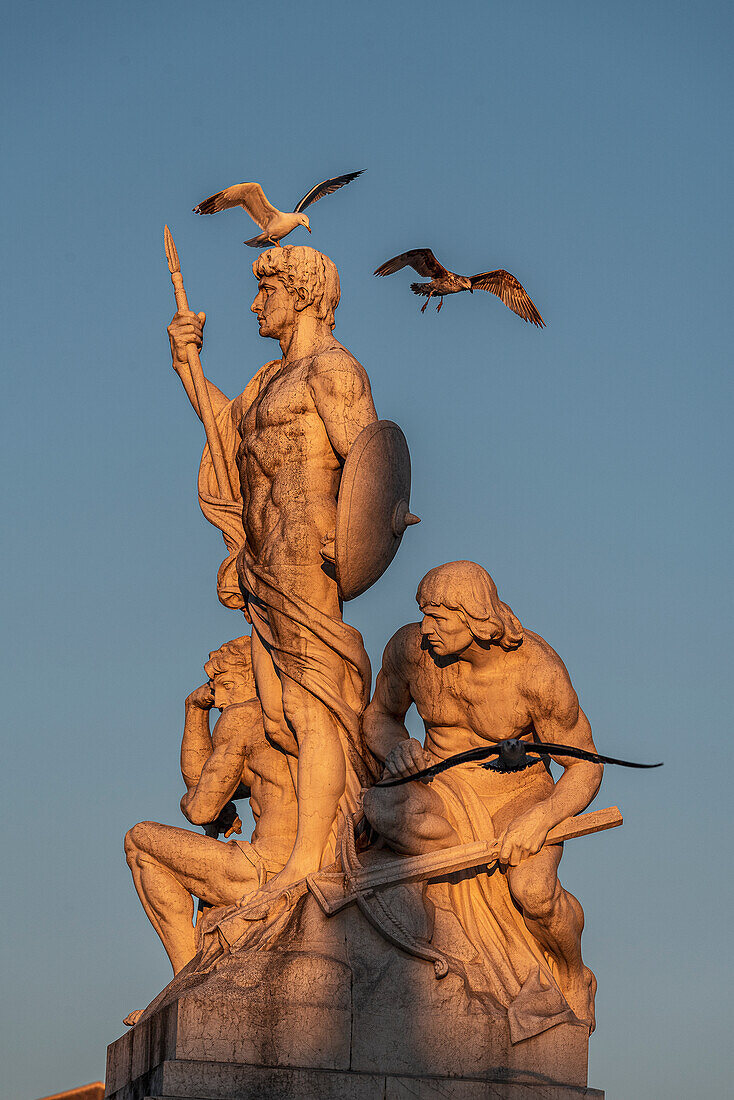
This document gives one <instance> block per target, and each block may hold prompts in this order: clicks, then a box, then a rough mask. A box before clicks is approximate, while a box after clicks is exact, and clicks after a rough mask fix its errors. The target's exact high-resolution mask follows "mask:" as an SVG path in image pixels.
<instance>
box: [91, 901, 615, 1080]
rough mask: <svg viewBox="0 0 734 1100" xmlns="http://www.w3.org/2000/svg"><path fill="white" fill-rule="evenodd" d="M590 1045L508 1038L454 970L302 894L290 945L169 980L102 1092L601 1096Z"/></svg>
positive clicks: (559, 1035)
mask: <svg viewBox="0 0 734 1100" xmlns="http://www.w3.org/2000/svg"><path fill="white" fill-rule="evenodd" d="M587 1045H588V1040H587V1035H586V1029H585V1028H584V1027H581V1026H579V1025H571V1024H560V1025H557V1026H556V1027H553V1028H550V1029H549V1030H547V1031H544V1032H542V1033H541V1034H540V1035H537V1036H534V1037H533V1038H532V1039H527V1040H524V1041H523V1042H520V1043H515V1044H513V1043H511V1042H510V1037H509V1027H508V1023H507V1018H506V1014H505V1013H504V1012H501V1011H499V1010H498V1012H497V1013H496V1015H494V1016H490V1015H489V1014H488V1013H487V1012H486V1011H485V1010H483V1009H482V1008H480V1007H479V1006H478V1005H477V1004H476V1002H474V1001H473V1000H471V999H470V998H469V997H468V996H467V995H466V993H465V991H464V987H463V984H462V982H461V980H460V979H459V978H458V977H457V976H456V975H454V974H449V975H448V976H447V977H446V978H444V979H442V980H441V981H437V980H436V978H435V976H434V970H433V967H432V966H431V964H430V963H427V962H425V961H424V960H419V959H414V958H412V957H411V956H409V955H407V954H406V953H404V952H402V951H400V950H398V949H397V948H395V947H394V946H392V945H391V944H388V943H386V942H385V941H384V939H383V938H382V937H381V936H380V935H379V933H378V932H377V931H375V930H374V929H373V928H372V927H371V926H370V925H369V924H368V923H367V922H366V921H365V920H364V918H363V917H362V915H361V914H360V913H359V912H358V911H357V910H356V909H354V908H350V909H347V910H344V911H343V912H342V913H340V914H337V915H336V916H335V917H332V918H331V919H329V920H328V921H327V920H326V918H324V917H323V915H322V914H321V912H320V910H319V909H318V907H317V905H316V902H315V901H314V900H313V899H312V898H310V897H306V898H305V899H304V902H303V913H302V914H301V918H300V920H299V921H298V922H297V925H296V926H295V927H294V929H293V931H292V932H291V935H290V938H289V942H288V950H271V951H251V952H243V953H240V954H228V955H224V956H222V957H221V958H220V959H219V960H218V961H217V963H216V964H215V966H214V968H213V969H212V970H211V971H210V972H209V973H207V974H196V973H195V972H194V971H193V969H190V968H187V970H186V971H183V972H182V973H181V974H180V975H179V976H178V977H177V978H175V979H174V981H173V982H171V984H170V985H169V986H168V987H167V989H165V990H164V991H163V993H162V994H161V995H160V997H158V998H157V999H156V1001H154V1002H153V1004H152V1005H151V1006H150V1007H149V1008H148V1009H147V1010H146V1012H145V1014H144V1016H143V1017H142V1019H141V1020H140V1022H139V1023H138V1024H136V1025H135V1027H133V1028H132V1029H131V1030H130V1031H129V1032H128V1033H127V1034H126V1035H124V1036H122V1038H121V1039H118V1040H117V1042H116V1043H113V1044H112V1045H111V1046H110V1048H109V1052H108V1067H107V1093H106V1095H107V1097H108V1098H110V1100H143V1098H144V1097H155V1098H158V1097H161V1098H163V1097H165V1098H168V1097H171V1098H178V1097H185V1098H191V1100H194V1098H198V1100H246V1098H249V1097H253V1098H254V1097H258V1098H260V1097H270V1096H272V1097H278V1098H281V1097H293V1098H296V1097H298V1098H310V1097H314V1098H317V1097H318V1098H322V1097H331V1096H334V1097H337V1096H338V1097H344V1098H351V1097H355V1098H360V1100H361V1098H362V1097H365V1098H367V1097H369V1098H372V1097H379V1098H385V1097H387V1096H391V1097H396V1098H397V1097H402V1096H406V1097H407V1096H419V1097H422V1096H426V1097H433V1096H446V1097H452V1098H453V1097H457V1098H459V1100H465V1098H466V1100H474V1098H475V1097H476V1098H477V1100H478V1098H479V1097H495V1096H496V1097H502V1098H504V1097H508V1098H511V1100H520V1098H524V1097H528V1098H529V1097H530V1096H533V1097H535V1096H538V1097H548V1100H551V1098H553V1100H555V1098H556V1097H557V1098H558V1100H565V1098H566V1097H578V1096H597V1097H601V1096H602V1095H603V1094H602V1093H599V1092H597V1091H595V1090H587V1089H586V1058H587ZM457 1078H462V1080H457ZM540 1089H542V1090H543V1091H542V1092H541V1091H539V1090H540Z"/></svg>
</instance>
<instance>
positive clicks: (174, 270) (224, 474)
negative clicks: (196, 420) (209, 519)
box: [163, 226, 237, 500]
mask: <svg viewBox="0 0 734 1100" xmlns="http://www.w3.org/2000/svg"><path fill="white" fill-rule="evenodd" d="M163 237H164V242H165V249H166V259H167V260H168V270H169V271H170V272H171V282H172V283H173V289H174V293H175V295H176V306H177V308H178V311H179V312H180V313H189V312H191V311H190V310H189V303H188V299H187V297H186V290H185V288H184V284H183V276H182V275H181V265H180V263H179V259H178V252H177V250H176V245H175V244H174V241H173V237H172V236H171V231H170V229H169V228H168V226H166V227H165V229H164V234H163ZM187 359H188V366H189V375H190V380H191V384H192V386H193V398H195V400H192V404H193V405H194V408H195V410H196V412H197V414H198V416H199V417H200V418H201V422H202V424H203V425H204V431H205V432H206V439H207V443H208V444H209V451H210V453H211V457H212V465H213V466H214V475H215V477H216V481H217V488H218V490H219V495H220V496H221V497H222V498H225V499H229V500H232V499H236V497H237V493H236V491H235V487H234V486H233V485H232V483H231V481H230V478H229V470H228V466H227V462H226V460H225V457H224V451H223V449H222V441H221V439H220V436H219V431H218V430H217V423H216V420H215V418H214V410H213V408H212V402H211V394H210V392H209V384H208V383H207V380H206V378H205V377H204V372H203V370H202V367H201V360H200V359H199V353H198V351H197V350H196V348H195V347H194V346H193V345H191V344H190V345H189V346H188V348H187ZM181 380H182V381H183V383H184V386H185V385H186V380H185V379H184V378H182V379H181ZM186 388H187V390H188V387H186ZM189 397H192V393H191V392H189Z"/></svg>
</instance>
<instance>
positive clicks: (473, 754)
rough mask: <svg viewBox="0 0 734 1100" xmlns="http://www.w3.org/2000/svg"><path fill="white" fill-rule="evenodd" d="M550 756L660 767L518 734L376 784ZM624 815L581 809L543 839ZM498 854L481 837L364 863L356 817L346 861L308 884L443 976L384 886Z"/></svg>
mask: <svg viewBox="0 0 734 1100" xmlns="http://www.w3.org/2000/svg"><path fill="white" fill-rule="evenodd" d="M531 755H535V757H536V759H535V760H532V759H529V756H531ZM549 755H555V756H571V757H575V758H577V759H583V760H590V761H592V762H593V763H609V764H621V765H623V766H626V767H633V768H651V767H652V768H656V767H660V766H661V765H660V764H637V763H634V762H632V761H626V760H617V759H615V758H614V757H609V756H601V755H600V754H598V753H591V752H587V751H586V750H584V749H577V748H574V747H573V746H570V745H565V746H564V745H554V744H544V745H529V744H527V743H526V742H524V741H521V740H520V739H519V738H508V739H507V740H506V741H502V742H500V743H499V744H497V745H492V746H488V747H484V746H483V747H481V748H477V749H469V750H468V751H466V752H461V753H457V754H456V755H454V756H450V757H448V758H447V759H446V760H441V761H439V762H438V763H437V764H433V765H431V767H428V768H423V769H421V770H420V771H418V772H415V773H414V774H413V775H407V776H401V777H399V778H397V779H387V780H382V781H381V782H380V783H378V784H377V786H378V787H390V786H397V785H398V784H401V783H409V782H412V781H413V780H420V779H423V780H429V781H430V779H432V778H433V776H435V775H438V774H440V772H443V771H446V770H447V769H448V768H452V767H455V766H457V765H458V764H466V763H479V766H480V767H484V768H492V769H493V770H495V771H500V772H510V771H522V770H523V769H524V768H527V767H529V766H530V765H532V764H534V763H537V762H538V760H539V759H541V758H542V757H543V756H549ZM490 756H497V757H498V759H497V761H496V762H494V761H489V760H488V757H490ZM622 820H623V819H622V815H621V813H620V812H619V809H618V808H617V807H616V806H610V807H607V808H606V809H603V810H594V811H593V812H592V813H588V814H579V815H578V816H577V817H571V818H568V819H566V820H565V821H561V822H560V823H559V824H558V825H556V826H555V827H554V828H552V829H551V830H550V831H549V833H548V835H547V837H546V839H545V841H544V844H560V843H563V841H566V840H572V839H574V838H575V837H579V836H588V835H589V834H590V833H597V832H602V831H604V830H606V829H614V828H616V827H617V826H619V825H621V824H622ZM358 828H359V827H358ZM499 854H500V844H499V841H498V840H497V839H492V840H477V841H473V842H471V843H469V844H459V845H455V846H452V847H450V848H443V849H441V850H439V851H437V852H428V853H425V854H423V855H418V856H396V857H394V858H385V859H381V860H380V861H379V862H378V863H376V864H374V865H373V866H371V867H363V866H362V865H361V864H360V862H359V858H358V856H357V851H356V844H355V830H354V826H353V824H352V822H351V821H345V822H344V827H343V830H342V843H341V860H340V863H341V866H340V867H338V866H337V867H333V868H328V869H324V870H323V871H318V872H316V873H314V874H311V875H309V876H308V878H307V884H308V888H309V890H310V891H311V893H312V894H313V895H314V897H315V898H316V900H317V901H318V903H319V905H320V906H321V908H322V909H323V911H324V912H325V913H326V914H327V916H331V915H333V914H334V913H337V912H339V910H340V909H343V908H344V907H345V906H347V905H350V904H351V903H352V902H356V904H357V906H358V907H359V909H360V910H361V911H362V913H363V914H364V916H366V917H367V919H368V920H369V921H370V922H371V923H372V924H373V925H374V926H375V927H376V928H377V929H378V930H379V931H381V932H382V934H383V935H385V936H386V937H387V938H388V939H390V940H391V941H392V942H393V943H396V944H397V945H398V946H399V947H402V948H403V949H404V950H406V951H408V952H409V953H411V954H414V955H418V956H419V957H421V958H426V959H430V960H431V961H432V962H433V964H434V967H435V970H436V977H439V978H441V977H443V976H444V975H445V974H446V973H447V972H448V968H447V965H446V961H445V959H444V958H443V957H442V955H441V953H440V952H438V951H436V950H435V949H434V948H433V947H432V946H431V945H430V944H429V943H428V942H427V941H425V940H424V939H423V938H420V939H417V938H416V937H415V936H412V935H410V934H409V933H408V929H406V928H405V927H401V922H400V921H399V920H396V919H395V914H394V913H393V912H392V911H391V908H392V907H390V906H388V905H387V904H386V903H385V902H386V901H387V899H385V901H382V900H381V898H380V894H381V891H383V890H385V889H387V888H389V887H391V886H398V885H405V884H408V883H415V882H423V881H425V880H426V879H430V878H433V877H436V876H439V875H440V876H445V875H450V874H453V873H455V872H458V871H465V870H468V869H469V868H472V867H476V868H480V869H485V868H486V869H489V868H490V867H491V866H492V865H493V864H494V863H496V862H497V859H498V857H499Z"/></svg>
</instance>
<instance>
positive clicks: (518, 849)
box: [364, 561, 603, 1028]
mask: <svg viewBox="0 0 734 1100" xmlns="http://www.w3.org/2000/svg"><path fill="white" fill-rule="evenodd" d="M416 598H417V601H418V604H419V606H420V609H421V611H422V613H423V619H422V622H420V623H410V624H409V625H407V626H404V627H402V629H401V630H399V631H398V632H397V633H396V634H395V635H394V636H393V637H392V638H391V640H390V641H389V642H388V644H387V647H386V649H385V653H384V656H383V661H382V670H381V672H380V674H379V676H378V678H377V684H376V688H375V694H374V698H373V699H372V702H371V703H370V705H369V707H368V708H367V710H366V712H365V718H364V728H365V735H366V739H367V742H368V744H369V746H370V748H371V749H372V750H373V752H374V753H375V754H376V755H377V756H378V757H379V758H380V759H381V760H383V761H384V763H385V777H387V776H403V775H410V774H413V773H415V772H417V771H419V770H420V769H421V768H424V767H426V766H427V765H429V764H433V763H435V762H436V761H437V760H441V759H445V758H446V757H448V756H451V755H453V754H454V753H457V752H461V751H463V750H466V749H470V748H475V747H478V746H480V745H482V744H484V743H486V742H495V743H496V742H498V741H501V740H504V739H505V738H508V737H517V738H522V739H524V740H526V741H529V742H530V741H533V740H535V741H547V742H557V743H561V744H566V745H573V746H578V747H579V748H583V749H587V750H590V751H592V752H594V751H595V749H594V743H593V740H592V736H591V728H590V726H589V722H588V720H587V718H586V715H585V714H584V712H583V711H582V710H581V708H580V706H579V701H578V697H577V695H576V692H575V691H574V689H573V687H572V685H571V681H570V679H569V676H568V672H567V671H566V668H565V665H564V664H563V662H562V661H561V659H560V657H559V656H558V655H557V654H556V653H555V652H554V651H553V649H551V647H550V646H549V645H548V643H547V642H546V641H544V640H543V638H541V637H539V636H538V635H537V634H534V633H533V632H532V631H530V630H524V629H523V627H522V626H521V624H520V623H519V621H518V619H517V618H516V617H515V615H514V614H513V613H512V611H511V610H510V608H509V607H508V606H507V605H506V604H504V603H502V602H501V600H500V599H499V597H498V595H497V588H496V586H495V584H494V581H493V580H492V578H491V577H490V576H489V574H488V573H487V572H486V570H485V569H483V568H482V567H481V566H479V565H476V564H475V563H474V562H468V561H458V562H452V563H449V564H447V565H442V566H439V567H438V568H436V569H432V570H431V571H430V572H429V573H427V574H426V576H425V577H424V578H423V580H422V581H421V583H420V586H419V588H418V593H417V597H416ZM412 703H415V705H416V708H417V710H418V713H419V714H420V716H421V718H422V719H423V723H424V726H425V731H426V732H425V743H424V745H423V746H422V745H421V744H420V742H419V741H417V740H416V739H415V738H412V737H410V736H409V734H408V731H407V729H406V727H405V725H404V718H405V715H406V713H407V711H408V708H409V707H410V705H411V704H412ZM553 759H554V760H555V761H556V763H558V764H560V765H561V766H562V767H563V768H564V772H563V775H562V776H561V777H560V778H559V780H558V782H556V783H554V782H553V779H552V777H551V774H550V769H549V767H548V766H547V765H545V764H544V763H541V762H538V763H536V764H534V765H533V766H531V767H529V768H527V769H526V770H525V771H521V772H516V773H507V774H500V773H498V772H496V771H488V770H484V769H482V768H478V767H477V766H476V765H461V766H460V767H458V768H455V769H452V770H451V771H447V772H445V773H443V774H442V775H440V776H438V777H436V778H435V779H434V780H432V781H431V782H430V783H426V782H418V781H416V782H415V783H406V784H403V785H401V786H397V787H384V788H380V787H375V788H372V789H371V790H369V791H368V792H366V794H365V796H364V811H365V815H366V817H367V819H368V820H369V822H370V824H371V825H372V826H373V828H375V829H376V830H377V831H378V832H379V833H380V834H381V835H382V836H383V837H384V838H386V839H387V841H388V843H389V844H390V846H391V847H392V848H394V849H395V850H396V851H398V852H400V853H404V854H409V855H418V854H421V853H424V852H429V851H434V850H436V849H440V848H444V847H448V846H451V845H455V844H461V843H465V842H466V841H467V840H469V839H472V836H471V835H469V834H467V833H466V830H464V835H461V828H462V827H461V824H460V822H461V821H463V820H465V819H466V817H467V815H468V817H469V818H471V817H472V815H473V817H474V828H475V830H476V828H477V822H479V821H480V819H481V820H482V822H483V824H482V827H481V828H482V829H484V828H486V827H487V826H489V827H490V828H493V829H494V834H495V836H496V837H498V838H500V839H501V854H500V861H499V863H500V871H501V876H503V877H504V879H505V882H506V886H507V888H509V894H510V899H506V903H503V908H502V912H503V913H504V914H505V916H504V917H503V918H502V919H506V920H509V921H511V920H512V914H511V912H510V911H511V910H512V908H513V903H514V906H515V907H516V908H518V907H519V909H520V910H521V912H522V919H524V923H525V926H526V928H527V930H528V931H529V932H530V933H531V936H532V937H533V938H534V940H535V941H536V943H537V945H539V947H540V948H541V951H542V954H543V955H544V956H545V957H546V958H547V959H549V960H550V966H551V971H552V974H553V977H554V978H555V980H556V982H557V984H558V986H559V988H560V990H561V992H562V994H563V996H564V997H565V1000H566V1002H567V1003H568V1005H569V1006H570V1008H571V1009H572V1010H573V1012H574V1013H575V1015H576V1016H577V1017H578V1019H580V1020H581V1021H584V1022H587V1023H588V1024H589V1027H590V1028H593V1026H594V991H595V986H596V982H595V979H594V976H593V974H592V973H591V971H590V970H589V969H588V968H587V967H585V966H584V964H583V961H582V958H581V931H582V928H583V911H582V909H581V906H580V905H579V903H578V901H577V900H576V898H575V897H573V895H572V894H570V893H568V891H566V890H564V889H563V888H562V886H561V885H560V883H559V881H558V874H557V871H558V864H559V862H560V859H561V854H562V850H563V846H562V845H559V844H554V845H549V846H547V847H543V843H544V841H545V838H546V836H547V834H548V832H549V830H550V829H551V828H553V826H554V825H557V824H558V823H559V822H560V821H562V820H564V819H565V818H567V817H570V816H572V815H574V814H577V813H579V812H581V811H582V810H584V809H585V808H586V806H588V804H589V803H590V802H591V800H592V799H593V798H594V796H595V794H596V792H597V790H598V788H599V784H600V782H601V777H602V771H603V769H602V767H601V765H598V764H592V763H589V762H587V761H583V760H573V759H570V758H568V757H566V758H558V759H557V760H556V758H555V757H553ZM457 807H458V808H457ZM487 813H488V815H489V817H488V818H487V816H486V815H487ZM489 819H491V821H490V820H489ZM478 831H481V829H480V830H478ZM484 839H490V838H489V837H484ZM480 878H481V879H483V880H484V883H485V885H484V886H482V887H481V889H484V890H486V891H487V892H486V893H485V894H484V895H483V900H482V899H480V902H479V903H477V904H479V907H481V904H486V905H488V906H492V905H494V901H493V900H492V899H493V898H494V899H497V898H499V897H500V895H499V894H498V893H497V888H498V886H499V885H502V888H503V889H504V885H503V884H502V883H501V882H498V876H496V875H495V876H486V875H485V876H480ZM491 890H494V891H495V893H494V894H491V893H490V891H491ZM477 896H478V895H477ZM505 896H506V895H505ZM472 904H475V903H474V902H472ZM496 908H497V911H498V912H499V909H500V908H501V907H500V906H499V905H497V906H496ZM507 913H510V915H509V917H507ZM496 915H497V914H496V913H494V912H493V914H492V918H493V919H494V918H495V917H496ZM495 927H496V925H495ZM508 935H509V934H508ZM507 942H510V941H509V939H508V940H507ZM513 942H514V941H513ZM485 946H487V944H486V940H485ZM490 949H491V948H490V946H487V950H490ZM523 980H524V978H522V976H521V979H520V981H523ZM515 994H516V989H514V988H513V990H511V991H510V993H509V995H508V999H511V998H512V997H513V996H515Z"/></svg>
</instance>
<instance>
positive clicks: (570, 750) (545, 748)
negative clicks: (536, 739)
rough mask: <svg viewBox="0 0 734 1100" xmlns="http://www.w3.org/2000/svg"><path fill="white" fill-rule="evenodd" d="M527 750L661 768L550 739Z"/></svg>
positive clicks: (605, 762)
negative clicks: (555, 742)
mask: <svg viewBox="0 0 734 1100" xmlns="http://www.w3.org/2000/svg"><path fill="white" fill-rule="evenodd" d="M527 752H530V753H535V754H536V756H572V757H575V758H576V759H577V760H590V761H591V763H592V764H621V765H622V767H623V768H662V766H663V764H662V761H661V762H660V763H659V764H638V763H636V762H635V761H634V760H617V759H616V757H614V756H602V754H601V753H600V752H589V750H588V749H577V748H575V746H573V745H554V744H553V743H552V742H550V741H542V742H540V744H535V743H533V744H530V745H528V747H527Z"/></svg>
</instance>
